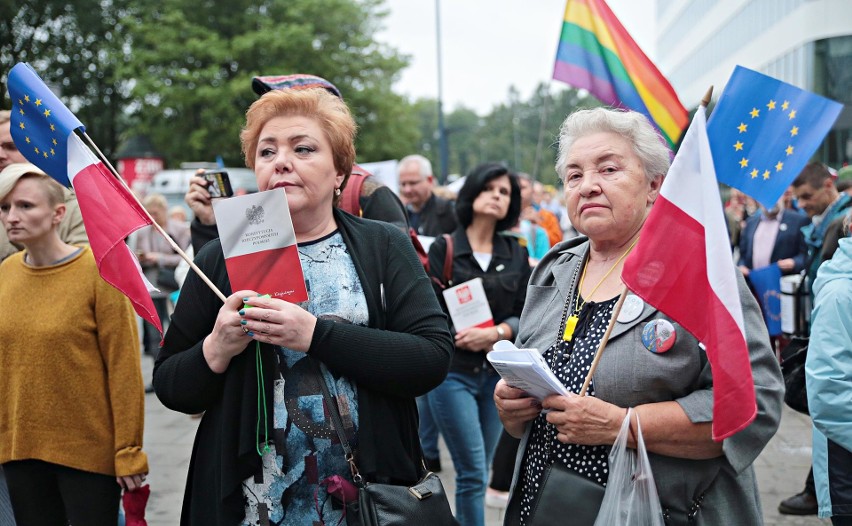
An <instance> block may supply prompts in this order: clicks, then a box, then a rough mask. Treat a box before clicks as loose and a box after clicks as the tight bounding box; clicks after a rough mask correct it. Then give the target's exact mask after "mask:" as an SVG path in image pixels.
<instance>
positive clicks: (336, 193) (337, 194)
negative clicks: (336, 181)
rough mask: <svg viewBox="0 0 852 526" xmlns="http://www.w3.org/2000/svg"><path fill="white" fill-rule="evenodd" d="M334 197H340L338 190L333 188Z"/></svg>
mask: <svg viewBox="0 0 852 526" xmlns="http://www.w3.org/2000/svg"><path fill="white" fill-rule="evenodd" d="M334 195H336V196H340V188H335V189H334Z"/></svg>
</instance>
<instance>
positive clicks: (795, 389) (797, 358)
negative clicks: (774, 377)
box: [781, 336, 810, 415]
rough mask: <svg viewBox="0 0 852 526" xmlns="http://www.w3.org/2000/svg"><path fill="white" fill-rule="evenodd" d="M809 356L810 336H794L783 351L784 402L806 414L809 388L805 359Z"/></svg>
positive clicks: (807, 412)
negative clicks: (806, 381)
mask: <svg viewBox="0 0 852 526" xmlns="http://www.w3.org/2000/svg"><path fill="white" fill-rule="evenodd" d="M807 358H808V338H803V337H800V336H796V337H794V338H793V339H792V340H790V343H789V344H787V346H786V347H784V350H782V351H781V374H782V375H783V376H784V403H786V404H787V405H788V406H790V407H791V408H792V409H795V410H796V411H798V412H800V413H804V414H806V415H808V414H810V412H809V411H808V389H807V386H806V385H805V360H807Z"/></svg>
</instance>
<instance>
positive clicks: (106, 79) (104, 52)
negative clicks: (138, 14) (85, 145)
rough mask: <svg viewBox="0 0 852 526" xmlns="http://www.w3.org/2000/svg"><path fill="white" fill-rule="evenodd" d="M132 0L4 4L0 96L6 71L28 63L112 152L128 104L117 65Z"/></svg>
mask: <svg viewBox="0 0 852 526" xmlns="http://www.w3.org/2000/svg"><path fill="white" fill-rule="evenodd" d="M128 4H130V2H129V1H128V0H103V1H98V0H69V1H67V2H62V3H60V2H50V1H47V0H36V1H26V2H23V3H15V4H13V3H11V2H3V3H2V4H0V73H2V77H0V93H2V94H3V96H2V97H0V100H2V101H3V104H2V105H3V107H7V108H8V107H9V102H8V101H7V100H5V95H6V92H7V90H6V72H8V71H9V69H11V68H12V66H14V65H15V64H16V63H17V62H29V63H30V64H31V65H32V66H33V67H34V68H35V69H36V71H37V72H38V73H39V75H40V76H41V77H42V78H43V79H44V81H45V82H46V83H47V84H48V85H50V86H51V88H53V89H54V90H55V91H56V92H58V94H59V95H60V97H61V98H62V99H63V100H64V101H65V102H66V104H67V105H68V106H69V107H70V108H71V109H72V111H74V112H75V113H76V114H77V116H78V117H79V118H80V120H81V121H82V122H83V123H85V124H86V125H87V132H88V133H89V135H91V136H92V138H93V139H94V140H95V142H96V143H98V144H99V145H100V146H101V148H102V149H103V150H104V151H105V152H106V153H107V154H109V153H110V152H112V151H113V150H114V148H115V145H116V144H117V142H118V140H119V133H120V130H121V128H122V127H123V125H124V123H125V119H124V115H123V110H124V108H125V107H126V105H127V104H128V99H127V97H126V94H127V89H126V87H125V82H124V81H123V80H122V79H121V78H120V77H117V76H116V69H117V66H118V65H119V64H121V63H122V62H123V61H124V60H125V59H126V57H125V51H126V50H125V48H124V47H123V41H124V37H123V34H124V32H125V29H126V28H125V27H124V26H123V24H122V23H121V18H122V17H123V16H124V13H125V10H126V9H127V5H128Z"/></svg>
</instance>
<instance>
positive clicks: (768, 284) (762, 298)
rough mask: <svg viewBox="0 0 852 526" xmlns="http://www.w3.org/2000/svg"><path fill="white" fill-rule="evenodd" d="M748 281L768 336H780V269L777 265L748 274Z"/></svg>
mask: <svg viewBox="0 0 852 526" xmlns="http://www.w3.org/2000/svg"><path fill="white" fill-rule="evenodd" d="M748 280H749V281H750V282H751V285H752V286H753V287H754V295H755V296H757V301H758V302H759V303H760V310H761V311H762V312H763V319H764V321H766V328H767V330H769V335H770V336H778V335H779V334H781V269H780V268H778V263H773V264H771V265H769V266H768V267H763V268H759V269H754V270H752V271H751V272H749V275H748Z"/></svg>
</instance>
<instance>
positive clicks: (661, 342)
mask: <svg viewBox="0 0 852 526" xmlns="http://www.w3.org/2000/svg"><path fill="white" fill-rule="evenodd" d="M675 340H677V332H675V328H674V325H672V323H671V322H670V321H668V320H653V321H649V322H648V323H647V324H645V327H644V328H643V329H642V344H643V345H644V346H645V348H646V349H648V350H649V351H651V352H652V353H656V354H659V353H664V352H666V351H668V350H669V349H671V348H672V347H674V344H675Z"/></svg>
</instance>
